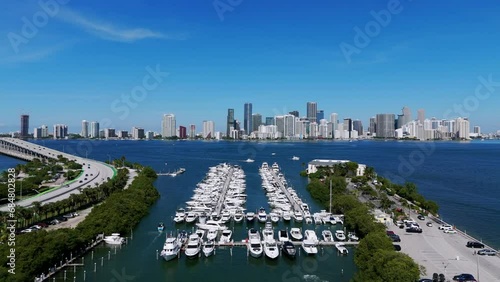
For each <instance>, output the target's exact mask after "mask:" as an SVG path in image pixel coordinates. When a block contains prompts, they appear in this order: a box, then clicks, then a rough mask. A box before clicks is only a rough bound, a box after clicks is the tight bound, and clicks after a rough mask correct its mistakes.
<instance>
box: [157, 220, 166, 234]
mask: <svg viewBox="0 0 500 282" xmlns="http://www.w3.org/2000/svg"><path fill="white" fill-rule="evenodd" d="M164 229H165V224H163V222H160V223H158V231H159V232H163V230H164Z"/></svg>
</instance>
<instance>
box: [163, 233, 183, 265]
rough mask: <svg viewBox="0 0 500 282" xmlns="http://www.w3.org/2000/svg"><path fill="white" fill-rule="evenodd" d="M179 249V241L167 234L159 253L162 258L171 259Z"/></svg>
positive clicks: (175, 256)
mask: <svg viewBox="0 0 500 282" xmlns="http://www.w3.org/2000/svg"><path fill="white" fill-rule="evenodd" d="M180 250H181V243H180V242H179V240H178V238H176V237H168V236H167V239H166V240H165V243H164V244H163V250H161V253H160V255H161V257H162V258H163V259H164V260H166V261H169V260H173V259H174V258H177V256H178V255H179V252H180Z"/></svg>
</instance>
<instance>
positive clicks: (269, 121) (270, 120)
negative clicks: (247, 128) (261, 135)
mask: <svg viewBox="0 0 500 282" xmlns="http://www.w3.org/2000/svg"><path fill="white" fill-rule="evenodd" d="M266 125H275V124H274V117H266Z"/></svg>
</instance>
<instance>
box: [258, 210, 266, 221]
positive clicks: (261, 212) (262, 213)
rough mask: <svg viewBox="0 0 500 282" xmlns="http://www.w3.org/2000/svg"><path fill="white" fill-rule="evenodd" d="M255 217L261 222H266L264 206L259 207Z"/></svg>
mask: <svg viewBox="0 0 500 282" xmlns="http://www.w3.org/2000/svg"><path fill="white" fill-rule="evenodd" d="M257 217H258V219H259V222H262V223H264V222H266V221H267V214H266V210H265V209H264V208H260V209H259V213H258V215H257Z"/></svg>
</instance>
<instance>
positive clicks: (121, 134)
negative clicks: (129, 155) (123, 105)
mask: <svg viewBox="0 0 500 282" xmlns="http://www.w3.org/2000/svg"><path fill="white" fill-rule="evenodd" d="M116 136H117V137H118V138H121V139H125V138H128V131H126V130H120V131H118V132H117V133H116Z"/></svg>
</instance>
